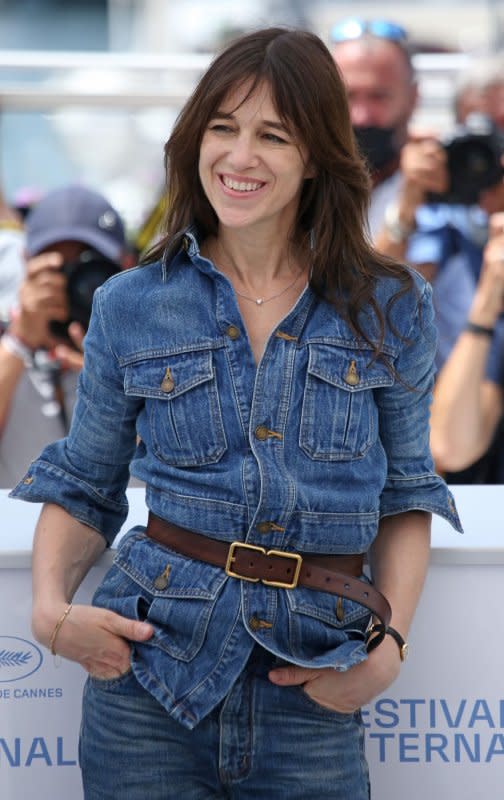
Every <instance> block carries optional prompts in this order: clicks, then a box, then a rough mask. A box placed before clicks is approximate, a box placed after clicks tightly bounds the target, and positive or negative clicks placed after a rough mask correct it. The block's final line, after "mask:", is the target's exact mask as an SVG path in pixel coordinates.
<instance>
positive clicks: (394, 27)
mask: <svg viewBox="0 0 504 800" xmlns="http://www.w3.org/2000/svg"><path fill="white" fill-rule="evenodd" d="M366 33H367V34H370V35H371V36H376V37H377V38H378V39H388V40H389V41H390V42H398V43H400V44H402V43H404V42H406V40H407V38H408V33H407V31H406V30H405V28H403V27H402V26H401V25H398V24H397V23H395V22H388V21H387V20H385V19H372V20H363V19H357V18H355V17H351V18H350V19H344V20H342V21H341V22H337V23H336V24H335V25H333V27H332V28H331V33H330V38H331V41H332V42H346V41H348V40H350V39H360V38H361V37H362V36H365V34H366Z"/></svg>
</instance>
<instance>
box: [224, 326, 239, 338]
mask: <svg viewBox="0 0 504 800" xmlns="http://www.w3.org/2000/svg"><path fill="white" fill-rule="evenodd" d="M226 333H227V335H228V336H229V338H230V339H233V340H234V339H239V338H240V329H239V328H237V327H236V325H228V327H227V328H226Z"/></svg>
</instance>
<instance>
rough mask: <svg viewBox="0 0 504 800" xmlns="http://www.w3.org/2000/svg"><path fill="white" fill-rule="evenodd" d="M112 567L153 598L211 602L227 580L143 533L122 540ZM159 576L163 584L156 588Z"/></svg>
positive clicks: (218, 573) (218, 572)
mask: <svg viewBox="0 0 504 800" xmlns="http://www.w3.org/2000/svg"><path fill="white" fill-rule="evenodd" d="M114 563H115V565H116V566H117V567H119V568H120V569H121V570H122V571H123V572H125V573H126V574H127V575H128V576H129V577H130V578H131V579H132V580H133V581H135V583H137V584H138V585H139V586H141V587H142V588H143V589H145V590H146V591H147V592H149V594H151V595H153V596H155V597H164V598H184V597H185V598H193V599H200V600H213V599H215V597H217V594H218V593H219V590H220V588H221V587H222V585H223V584H224V582H225V581H226V579H227V575H226V573H225V572H224V570H223V569H220V567H212V566H211V565H209V564H204V563H203V562H199V561H195V560H191V559H189V558H185V557H184V556H181V555H179V554H178V553H175V552H174V551H172V550H169V549H168V548H167V547H163V546H162V545H159V544H157V543H156V542H153V541H152V540H151V539H148V538H147V537H146V535H145V534H144V533H133V534H130V535H129V536H128V537H127V539H126V540H123V541H122V542H121V543H120V546H119V550H118V551H117V554H116V556H115V558H114ZM163 575H164V576H165V578H166V581H162V582H161V587H162V588H159V586H160V583H159V578H161V576H163ZM163 583H165V586H163V585H162V584H163Z"/></svg>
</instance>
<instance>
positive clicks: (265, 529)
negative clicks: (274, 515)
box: [256, 522, 271, 533]
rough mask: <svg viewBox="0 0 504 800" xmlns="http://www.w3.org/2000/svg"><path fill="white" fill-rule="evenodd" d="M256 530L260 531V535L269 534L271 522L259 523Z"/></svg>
mask: <svg viewBox="0 0 504 800" xmlns="http://www.w3.org/2000/svg"><path fill="white" fill-rule="evenodd" d="M256 530H257V531H259V533H269V532H270V530H271V522H259V523H258V524H257V525H256Z"/></svg>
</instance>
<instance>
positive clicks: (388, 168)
mask: <svg viewBox="0 0 504 800" xmlns="http://www.w3.org/2000/svg"><path fill="white" fill-rule="evenodd" d="M330 38H331V48H332V54H333V57H334V59H335V61H336V64H337V65H338V67H339V69H340V71H341V73H342V75H343V78H344V80H345V83H346V86H347V90H348V99H349V104H350V114H351V118H352V124H353V127H354V131H355V135H356V137H357V140H358V142H359V145H360V148H361V151H362V152H363V154H364V155H365V156H366V157H367V160H368V162H369V166H370V169H371V175H372V180H373V187H374V188H373V194H372V198H371V207H370V212H369V228H370V234H371V237H372V239H373V241H374V243H375V245H376V247H377V248H378V249H379V250H381V251H382V252H384V253H386V254H387V255H390V256H392V257H393V258H398V259H404V258H405V255H406V250H407V245H408V240H409V237H410V235H411V234H412V233H413V231H414V230H415V227H416V211H417V209H418V207H419V206H420V205H421V204H422V203H423V202H424V201H425V199H426V196H427V193H428V192H442V191H445V190H446V188H447V181H448V175H447V171H446V167H445V160H446V158H445V154H444V151H443V149H442V147H441V146H440V144H439V142H438V141H436V137H435V136H433V135H428V134H426V135H423V134H422V135H412V133H411V132H410V131H409V128H408V126H409V122H410V120H411V117H412V115H413V112H414V110H415V108H416V105H417V102H418V86H417V82H416V79H415V73H414V69H413V65H412V61H411V55H410V52H409V45H408V37H407V33H406V31H405V30H404V28H402V27H401V26H400V25H398V24H396V23H394V22H389V21H386V20H379V19H374V20H367V21H364V20H360V19H356V18H355V19H354V18H352V19H345V20H342V21H340V22H337V23H336V24H335V25H334V26H333V28H332V30H331V34H330ZM422 271H423V272H424V273H427V274H426V276H427V277H430V276H429V275H428V271H429V270H428V266H427V265H425V267H424V269H423V270H422Z"/></svg>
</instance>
